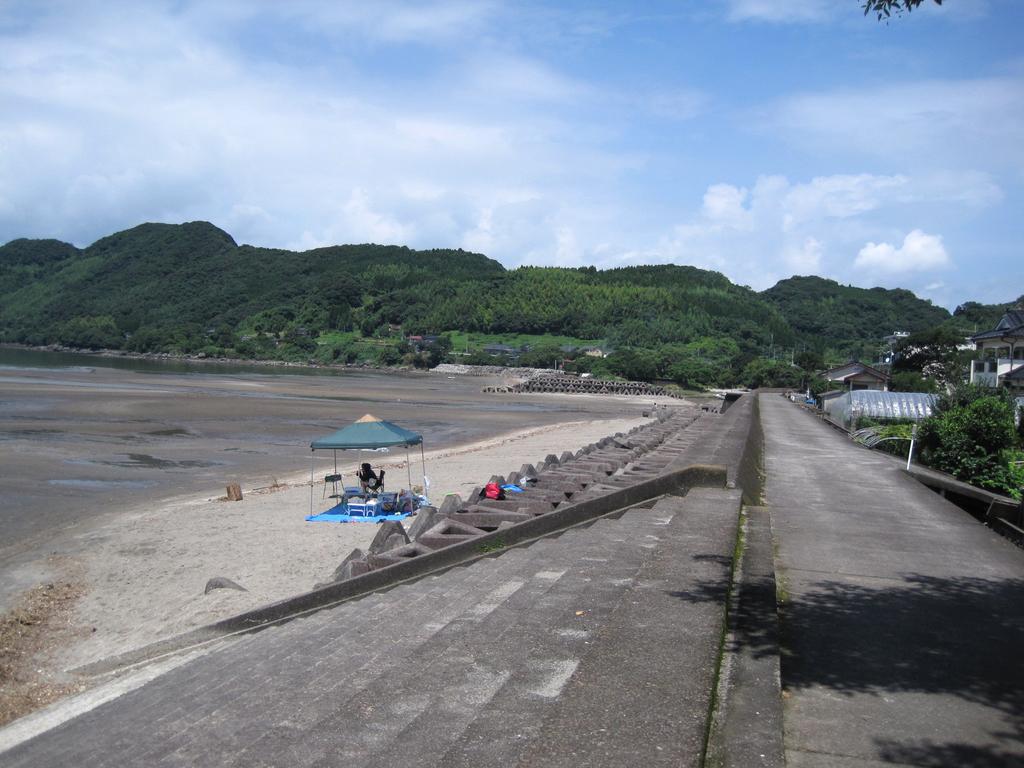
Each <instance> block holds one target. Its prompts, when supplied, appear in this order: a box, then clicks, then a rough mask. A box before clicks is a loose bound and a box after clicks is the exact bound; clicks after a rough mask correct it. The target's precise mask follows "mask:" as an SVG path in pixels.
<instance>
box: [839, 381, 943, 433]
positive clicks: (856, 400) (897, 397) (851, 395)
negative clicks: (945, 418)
mask: <svg viewBox="0 0 1024 768" xmlns="http://www.w3.org/2000/svg"><path fill="white" fill-rule="evenodd" d="M934 407H935V395H929V394H925V393H924V392H880V391H878V390H872V389H861V390H855V391H853V392H847V393H846V394H844V395H842V396H841V397H837V398H835V399H833V400H829V401H827V402H826V403H825V413H826V414H827V415H828V418H829V419H830V420H831V421H834V422H836V423H837V424H842V425H843V426H844V427H846V428H847V429H850V428H851V427H853V426H854V425H855V423H856V422H857V420H858V419H860V418H868V419H873V420H875V421H897V420H900V421H908V420H909V421H921V419H926V418H928V417H929V416H931V415H932V409H933V408H934Z"/></svg>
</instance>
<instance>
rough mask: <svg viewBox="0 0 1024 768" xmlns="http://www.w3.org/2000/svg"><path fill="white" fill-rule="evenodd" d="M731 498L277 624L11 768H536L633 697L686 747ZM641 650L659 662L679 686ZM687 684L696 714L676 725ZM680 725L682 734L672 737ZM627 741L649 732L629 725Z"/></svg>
mask: <svg viewBox="0 0 1024 768" xmlns="http://www.w3.org/2000/svg"><path fill="white" fill-rule="evenodd" d="M723 493H725V494H726V495H725V496H723V495H722V494H723ZM723 499H724V501H723ZM732 503H733V499H732V497H731V496H729V495H728V492H719V495H718V496H717V497H716V496H715V495H714V494H695V495H693V496H692V498H690V497H687V498H685V499H679V498H676V497H667V498H664V499H661V500H659V501H658V503H657V504H655V505H654V506H653V507H652V508H650V509H632V510H628V511H626V512H625V513H623V514H622V515H621V517H620V518H619V519H607V520H600V521H597V522H596V523H594V524H592V525H590V526H587V527H579V528H574V529H570V530H567V531H565V532H563V533H562V535H560V536H557V537H549V538H545V539H542V540H540V541H537V542H534V543H533V544H531V545H530V546H525V547H518V548H515V549H512V550H509V551H507V552H505V553H503V554H501V555H500V556H496V557H492V558H487V559H484V560H480V561H477V562H475V563H473V564H471V565H469V566H464V567H459V568H454V569H451V570H449V571H447V572H445V573H443V574H440V575H436V576H431V577H426V578H423V579H420V580H418V581H416V582H414V583H410V584H406V585H400V586H398V587H395V588H394V589H392V590H390V591H387V592H383V593H378V594H375V595H372V596H369V597H366V598H363V599H360V600H356V601H351V602H349V603H345V604H342V605H339V606H336V607H334V608H329V609H325V610H322V611H319V612H318V613H315V614H311V615H310V616H307V617H304V618H300V619H296V620H294V621H291V622H289V623H287V624H284V625H281V626H277V627H274V628H271V629H267V630H264V631H262V632H259V633H257V634H254V635H253V636H251V637H248V638H246V639H244V640H243V641H242V642H241V643H238V644H236V645H234V646H232V647H230V648H225V649H223V650H221V651H218V652H214V653H210V654H208V655H206V656H204V657H202V658H199V659H196V660H195V661H193V662H190V663H189V664H187V665H185V666H183V667H180V668H178V669H176V670H173V671H171V672H169V673H167V674H165V675H163V676H161V677H159V678H157V679H156V680H154V681H152V682H151V683H149V684H148V685H145V686H143V687H142V688H139V689H137V690H135V691H132V692H130V693H128V694H125V695H124V696H123V697H121V698H120V699H116V700H114V701H111V702H108V703H107V704H104V705H102V706H100V707H98V708H97V709H94V710H93V711H91V712H88V713H86V714H85V715H82V716H80V717H78V718H76V719H75V720H72V721H69V722H68V723H65V724H64V725H63V726H61V727H59V728H58V729H56V730H55V731H52V732H51V733H49V734H44V735H43V736H42V737H38V738H37V739H34V740H32V741H30V742H26V743H25V744H23V745H21V746H20V747H16V748H15V749H13V750H12V751H10V752H8V753H5V754H4V755H3V756H2V758H3V761H4V765H5V766H6V765H11V766H19V768H20V767H21V766H29V765H47V766H51V765H52V766H60V765H68V766H71V765H74V766H104V765H111V766H114V765H116V766H136V765H137V766H142V765H145V766H152V765H160V766H185V765H199V764H202V765H239V766H241V765H289V766H292V765H294V766H317V765H322V766H327V765H338V764H344V765H351V766H358V765H371V766H384V765H396V764H408V765H424V766H426V765H449V764H450V765H481V764H495V763H496V762H508V763H509V765H513V764H517V763H521V764H531V765H532V764H545V763H544V761H545V760H547V753H548V752H551V753H552V754H558V755H559V756H560V760H561V764H587V760H583V761H576V760H574V759H571V758H570V754H569V753H568V752H566V751H565V749H563V748H562V747H563V746H564V745H561V744H560V741H559V740H565V739H566V738H567V737H566V736H565V734H564V733H563V730H564V729H568V728H569V725H568V724H569V723H570V721H571V720H572V719H573V718H576V719H577V721H578V722H579V723H582V724H583V725H582V729H583V730H584V731H586V732H587V733H588V735H589V738H591V739H594V740H596V741H598V742H603V741H606V735H602V734H601V733H600V732H595V731H594V729H593V728H591V727H590V725H591V721H593V722H595V723H596V722H602V723H605V727H607V726H608V725H612V726H615V723H614V722H610V721H609V720H608V717H609V715H608V713H609V712H618V711H620V709H621V708H622V707H623V706H626V705H629V704H632V705H633V706H635V705H636V701H633V702H629V701H626V699H628V697H629V696H634V697H635V696H638V695H640V696H643V697H646V696H648V695H653V702H654V705H656V706H657V707H658V708H659V710H658V712H656V713H655V715H654V717H655V720H656V721H657V722H658V723H659V729H658V730H657V735H658V738H659V739H663V741H664V743H666V744H670V745H673V746H675V747H678V746H679V745H680V744H682V742H683V741H685V739H686V738H689V735H690V734H692V732H694V731H693V728H696V725H694V722H696V720H699V719H700V718H698V717H697V716H696V715H695V714H694V713H695V712H697V711H699V709H700V707H701V706H704V705H706V703H707V702H706V699H702V698H701V697H700V695H698V694H699V690H698V689H699V685H700V683H701V682H706V677H707V676H706V674H705V673H706V671H707V669H709V668H713V664H712V663H711V662H709V661H708V659H709V658H712V659H713V658H714V654H713V653H711V651H710V650H709V648H711V647H712V646H713V647H714V648H717V646H716V645H715V643H716V642H717V639H715V638H720V637H721V629H720V627H719V628H718V629H717V630H716V629H715V625H714V620H713V614H714V612H715V611H716V610H717V611H719V612H721V607H722V606H721V604H720V603H717V604H716V602H715V600H716V597H715V595H716V593H715V592H714V588H715V587H716V585H717V584H718V583H719V581H720V579H721V577H722V574H723V573H725V574H726V575H727V573H728V556H729V554H730V553H731V539H730V534H729V530H728V529H729V528H730V526H731V527H732V528H733V529H734V527H735V512H734V510H732V509H730V508H729V505H730V504H732ZM723 507H725V508H727V511H726V512H725V513H723V512H722V509H723ZM733 533H734V531H733ZM700 579H705V580H706V581H707V582H708V583H707V584H703V585H702V584H701V583H700V582H699V580H700ZM702 589H703V590H704V591H702ZM698 598H701V599H698ZM705 598H706V599H705ZM662 624H664V626H662ZM716 631H717V634H715V633H716ZM647 635H649V637H647ZM680 638H682V640H683V642H682V645H680ZM655 641H657V642H655ZM666 648H667V649H668V650H666ZM633 653H639V654H641V655H642V654H644V653H648V654H654V655H655V656H656V657H657V659H658V664H659V665H662V666H661V667H660V668H661V669H667V670H669V671H670V672H671V674H670V675H669V678H670V682H671V684H672V686H675V687H671V686H670V687H666V684H664V683H662V682H659V680H658V679H657V674H656V673H657V670H656V669H649V668H647V667H646V666H645V664H646V662H643V663H641V662H640V661H637V660H636V659H632V658H630V655H631V654H633ZM709 654H710V656H709ZM677 657H678V658H677ZM616 664H618V665H621V669H618V668H616ZM626 671H628V674H627V673H626ZM689 676H693V677H694V680H695V681H696V682H693V683H692V684H690V683H689V682H686V681H688V679H689ZM605 681H610V683H609V685H606V684H605ZM581 684H582V685H584V688H585V689H586V690H582V689H580V685H581ZM680 686H681V689H682V691H683V692H684V693H685V694H686V696H685V697H684V700H685V701H687V702H689V701H691V700H692V704H688V705H687V707H686V708H684V709H685V712H683V713H682V714H680V713H679V712H676V711H675V710H673V712H675V715H674V716H671V717H670V716H668V715H665V716H663V715H662V714H660V708H662V707H664V706H665V705H666V701H667V697H668V695H669V693H670V692H673V693H675V694H678V693H679V690H678V689H679V688H680ZM631 691H632V692H631ZM630 692H631V693H630ZM652 692H653V694H652ZM624 697H625V698H624ZM602 701H604V702H605V703H603V704H599V702H602ZM644 701H646V699H644ZM676 703H678V701H677V702H676ZM644 706H646V704H645V705H644ZM626 709H629V706H626ZM670 709H671V708H670ZM688 718H693V719H694V722H691V720H690V719H688ZM701 723H703V720H701ZM502 724H504V725H502ZM669 725H672V726H673V727H674V728H676V730H677V731H679V732H680V733H685V734H686V736H685V737H684V736H677V737H674V740H673V739H669V738H667V737H664V731H665V730H667V729H668V727H669ZM499 726H500V727H499ZM691 726H692V727H691ZM616 727H617V726H616ZM560 729H561V730H560ZM626 732H627V733H629V734H630V738H631V739H636V738H638V735H637V728H636V725H635V723H633V724H631V725H630V727H629V728H627V731H626ZM517 734H523V735H522V736H518V735H517ZM665 739H667V740H665ZM659 743H660V742H659ZM687 743H688V742H687ZM633 747H634V748H636V749H638V750H639V753H644V754H646V753H645V751H644V750H645V749H646V748H645V747H642V746H641V747H636V745H633ZM574 749H576V750H579V751H580V753H581V754H583V753H587V748H585V747H584V746H580V745H579V744H578V743H577V744H576V745H575V747H574ZM625 749H626V747H625V746H623V745H618V744H616V745H615V746H614V749H613V752H614V753H615V754H616V755H618V756H619V757H622V758H623V759H622V760H621V761H620V764H623V765H631V764H637V763H636V762H634V761H633V760H632V759H625V757H623V756H624V755H625V754H626V751H625ZM615 750H618V751H615ZM592 756H593V754H591V757H592ZM647 759H648V757H645V760H647ZM651 759H653V758H651ZM547 764H557V763H554V762H552V761H550V760H548V762H547Z"/></svg>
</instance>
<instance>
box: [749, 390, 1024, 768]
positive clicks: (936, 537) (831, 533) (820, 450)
mask: <svg viewBox="0 0 1024 768" xmlns="http://www.w3.org/2000/svg"><path fill="white" fill-rule="evenodd" d="M760 407H761V421H762V425H763V428H764V433H765V453H766V456H765V470H766V475H767V477H766V486H765V496H766V499H765V501H766V503H767V505H768V506H769V508H770V509H771V514H772V527H773V532H774V536H775V543H776V569H777V574H776V575H777V578H778V581H779V586H780V592H781V596H782V599H783V600H782V606H781V609H780V610H781V631H782V636H781V637H782V684H783V697H784V701H785V716H784V729H785V748H786V760H787V765H788V766H790V768H803V767H804V766H837V767H839V768H854V767H855V766H856V767H857V768H865V767H866V766H875V765H883V764H885V765H892V764H894V763H895V764H899V765H913V766H974V767H975V768H977V767H979V766H980V767H981V768H987V767H989V766H992V767H993V768H994V766H1000V767H1002V766H1024V663H1022V653H1024V551H1021V550H1019V549H1017V548H1016V547H1014V546H1013V545H1012V544H1010V543H1009V542H1007V541H1006V540H1004V539H1002V538H1000V537H999V536H997V535H995V534H994V533H992V532H991V531H989V530H988V529H987V528H985V527H983V526H982V525H980V524H978V523H977V522H975V521H974V520H973V519H972V518H971V517H969V516H968V515H967V514H966V513H964V512H962V511H961V510H959V509H958V508H957V507H955V506H953V505H952V504H950V503H948V502H946V501H945V500H944V499H942V498H941V497H939V496H938V495H936V494H935V493H933V492H932V491H929V490H928V489H926V488H925V487H924V486H922V485H920V484H918V483H917V482H915V481H914V480H912V479H911V478H909V477H908V476H907V475H906V474H904V473H903V472H901V471H900V469H899V468H898V467H897V466H895V465H894V464H893V462H891V461H888V460H887V459H886V458H885V457H884V456H880V455H878V454H875V453H873V452H871V451H868V450H867V449H864V448H860V447H858V446H856V445H854V444H853V443H851V442H850V441H849V440H847V439H846V438H845V437H844V436H842V435H841V434H838V433H837V432H836V431H835V430H833V429H831V428H829V427H827V426H825V425H824V424H822V423H820V422H819V421H817V420H816V419H815V418H814V416H812V415H811V414H809V413H806V412H804V411H802V410H800V409H798V408H797V407H795V406H793V405H792V404H790V403H789V402H787V401H785V400H784V399H783V398H781V397H778V396H776V395H762V396H761V398H760Z"/></svg>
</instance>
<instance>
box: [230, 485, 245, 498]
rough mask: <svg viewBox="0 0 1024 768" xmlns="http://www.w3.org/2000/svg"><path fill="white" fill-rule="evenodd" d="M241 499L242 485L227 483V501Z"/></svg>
mask: <svg viewBox="0 0 1024 768" xmlns="http://www.w3.org/2000/svg"><path fill="white" fill-rule="evenodd" d="M241 500H242V486H240V485H239V484H238V483H230V484H228V501H241Z"/></svg>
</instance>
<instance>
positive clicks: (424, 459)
mask: <svg viewBox="0 0 1024 768" xmlns="http://www.w3.org/2000/svg"><path fill="white" fill-rule="evenodd" d="M420 468H421V469H422V470H423V496H424V498H429V497H428V496H427V457H426V456H425V455H424V453H423V441H422V440H420Z"/></svg>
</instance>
